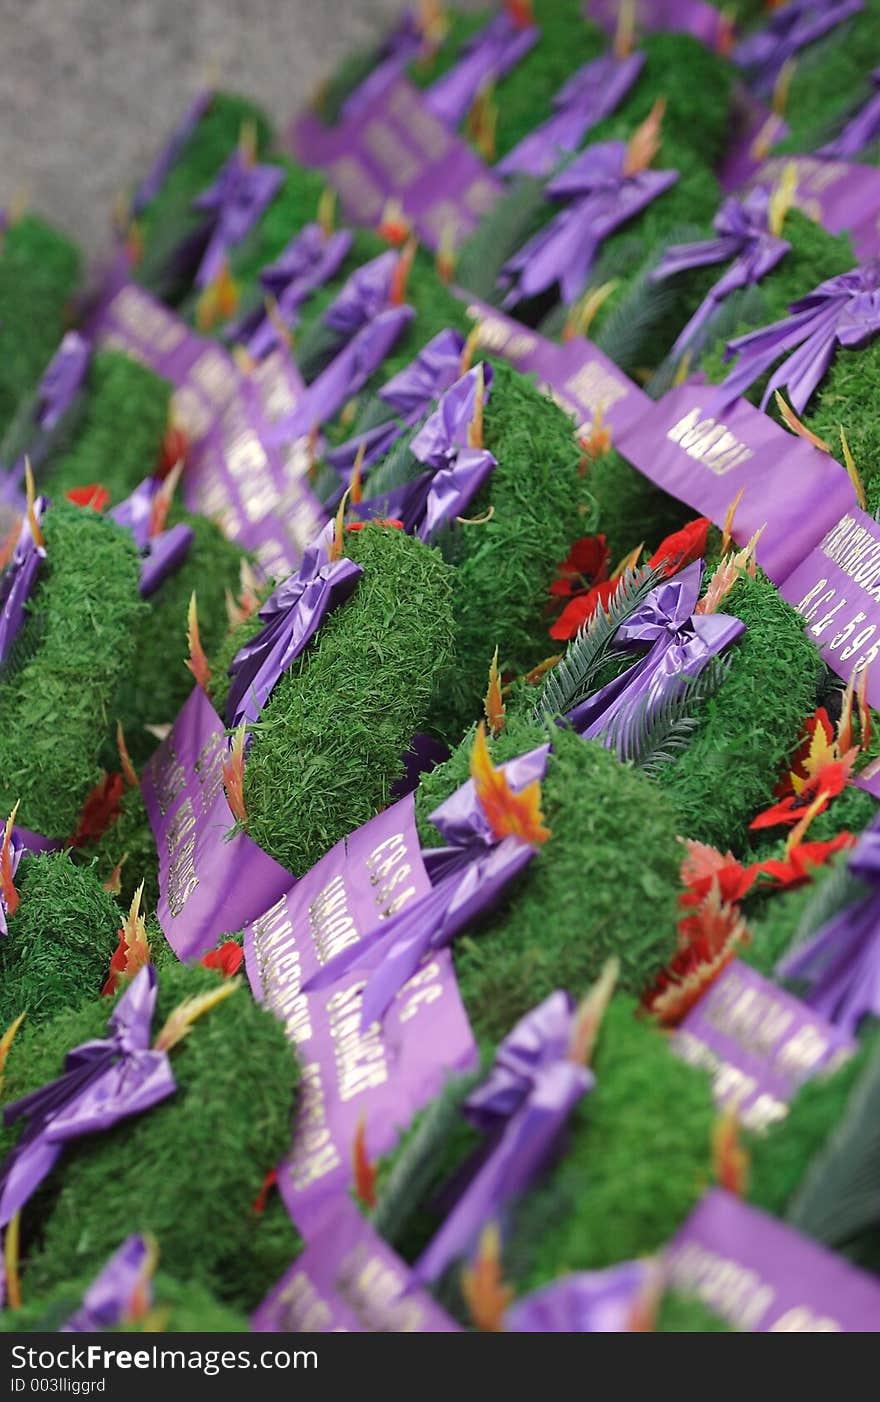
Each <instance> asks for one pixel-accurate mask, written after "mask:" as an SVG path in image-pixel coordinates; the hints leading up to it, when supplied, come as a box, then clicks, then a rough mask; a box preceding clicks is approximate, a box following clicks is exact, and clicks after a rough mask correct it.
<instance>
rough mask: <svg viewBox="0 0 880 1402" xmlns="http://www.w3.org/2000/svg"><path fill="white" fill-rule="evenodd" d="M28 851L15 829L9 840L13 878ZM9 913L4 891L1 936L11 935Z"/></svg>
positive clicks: (0, 904) (0, 910) (0, 908)
mask: <svg viewBox="0 0 880 1402" xmlns="http://www.w3.org/2000/svg"><path fill="white" fill-rule="evenodd" d="M26 851H27V847H26V846H25V844H24V843H23V842H21V841H20V840H19V838H18V837H17V835H16V831H15V828H13V829H12V836H11V838H10V840H9V856H10V861H11V865H12V875H13V878H14V877H15V873H16V872H17V871H18V864H19V862H20V861H21V859H22V857H23V856H24V854H25V852H26ZM7 913H8V911H7V906H6V901H5V900H4V898H3V893H2V891H0V935H8V934H9V926H8V925H7V923H6V916H7Z"/></svg>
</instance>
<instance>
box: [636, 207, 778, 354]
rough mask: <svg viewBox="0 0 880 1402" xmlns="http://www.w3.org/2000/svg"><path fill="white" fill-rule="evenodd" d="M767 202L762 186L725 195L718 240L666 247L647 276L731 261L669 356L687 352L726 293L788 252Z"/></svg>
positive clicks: (752, 282)
mask: <svg viewBox="0 0 880 1402" xmlns="http://www.w3.org/2000/svg"><path fill="white" fill-rule="evenodd" d="M769 205H770V193H769V191H767V190H764V189H757V190H752V191H751V192H750V193H749V194H748V195H746V196H745V198H744V199H742V200H739V199H734V198H730V199H726V200H725V201H724V203H723V204H722V206H721V208H720V210H719V211H718V213H717V214H716V216H715V219H714V220H713V224H714V227H715V231H716V233H717V234H718V237H717V238H715V239H707V240H705V241H704V242H701V243H682V244H676V245H675V246H674V247H672V248H669V249H667V250H666V253H665V254H664V255H663V258H662V259H661V261H660V263H659V265H658V266H657V267H656V268H655V269H654V271H653V272H652V274H651V279H652V281H653V282H661V281H663V280H664V279H665V278H668V277H674V276H676V275H677V274H679V273H683V272H687V271H688V270H690V269H691V268H705V267H708V266H710V265H711V264H713V263H726V262H728V261H729V260H730V267H729V268H728V269H727V271H726V272H725V273H723V274H722V276H721V277H720V278H719V279H718V281H717V282H716V283H715V286H714V287H713V288H711V290H710V291H709V292H708V293H707V294H706V296H705V297H704V298H703V301H702V302H701V303H700V305H699V307H698V308H697V310H696V311H695V312H694V314H693V316H692V317H691V319H690V321H689V322H688V323H687V325H686V326H685V327H684V328H683V330H682V331H681V333H680V334H679V336H678V338H677V339H676V342H675V344H674V346H673V347H672V351H671V352H670V354H672V355H675V356H678V355H680V354H681V353H682V352H683V351H684V350H685V348H686V347H687V345H688V344H689V342H690V341H692V340H693V338H694V336H695V335H696V334H697V332H698V331H699V330H700V329H701V327H703V326H705V324H706V322H707V321H708V320H709V318H710V317H711V316H712V314H713V312H714V311H715V310H716V308H717V307H718V306H719V304H720V303H721V302H723V300H724V298H725V297H728V296H730V293H731V292H738V291H739V290H740V289H741V288H744V287H753V286H754V285H755V284H756V283H758V282H760V280H761V278H763V277H766V276H767V274H768V273H769V272H770V271H771V270H772V269H773V268H775V267H776V265H777V263H779V262H780V261H781V260H782V259H783V258H784V257H785V255H786V253H788V251H789V249H790V248H791V244H790V243H789V242H788V240H787V239H781V238H777V237H776V236H775V235H774V234H771V233H770V229H769V227H768V223H767V221H768V215H769Z"/></svg>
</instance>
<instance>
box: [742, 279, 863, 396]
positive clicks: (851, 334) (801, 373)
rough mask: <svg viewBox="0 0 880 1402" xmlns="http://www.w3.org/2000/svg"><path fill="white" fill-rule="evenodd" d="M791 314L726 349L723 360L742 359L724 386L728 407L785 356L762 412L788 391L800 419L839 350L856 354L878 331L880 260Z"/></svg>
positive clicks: (822, 289) (833, 282)
mask: <svg viewBox="0 0 880 1402" xmlns="http://www.w3.org/2000/svg"><path fill="white" fill-rule="evenodd" d="M789 311H790V312H791V315H790V316H787V317H783V318H782V319H781V320H780V321H774V322H773V323H772V324H771V325H770V326H764V327H762V328H761V329H760V330H758V331H751V332H749V334H748V335H746V336H739V337H738V338H737V339H736V340H735V341H731V342H730V343H729V344H728V346H727V349H726V351H725V359H726V360H730V359H732V358H733V357H734V356H738V357H739V359H738V361H737V364H736V368H735V369H734V370H732V371H731V373H730V374H729V375H728V377H727V379H726V380H725V381H724V383H723V384H722V385H721V394H722V395H724V396H725V403H728V402H730V401H732V400H733V399H736V398H738V397H739V395H741V394H744V393H745V391H746V390H747V389H748V388H749V386H750V385H752V384H754V382H755V380H757V379H760V377H761V376H762V375H764V374H765V373H766V372H767V371H768V370H769V369H770V368H771V367H772V366H773V365H774V364H775V363H776V361H777V360H779V359H780V357H781V356H783V355H785V357H786V358H785V360H784V361H783V363H782V364H781V365H780V366H779V367H778V369H777V370H775V371H774V373H773V374H772V375H771V376H770V380H769V381H768V384H767V388H766V390H765V391H764V396H763V398H762V400H761V408H762V409H763V408H765V407H766V405H767V403H768V402H769V400H770V397H771V395H772V394H773V392H774V390H777V389H787V390H788V396H789V399H790V400H791V403H792V405H793V407H794V409H795V412H796V413H798V414H802V413H803V411H804V409H805V408H806V406H807V404H808V403H809V401H810V398H811V396H812V394H813V392H814V390H815V389H816V388H817V386H818V385H819V384H820V382H821V380H822V377H823V376H824V375H825V373H826V371H827V370H828V367H829V366H830V364H831V362H832V360H833V359H834V356H835V354H836V352H837V349H838V347H843V348H844V349H846V350H852V349H854V348H855V347H857V346H861V345H864V344H865V342H866V341H868V340H870V339H871V338H872V337H873V336H875V335H876V334H877V332H878V331H880V260H877V259H875V260H872V261H871V262H870V263H866V264H865V265H864V266H863V267H861V268H854V269H853V270H852V272H849V273H842V274H841V275H840V276H839V277H833V278H829V279H828V281H827V282H823V283H821V284H820V285H819V287H817V288H816V289H815V291H814V292H811V293H810V294H809V296H807V297H802V298H801V299H800V301H798V302H792V304H791V306H790V308H789Z"/></svg>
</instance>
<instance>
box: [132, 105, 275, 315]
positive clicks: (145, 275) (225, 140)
mask: <svg viewBox="0 0 880 1402" xmlns="http://www.w3.org/2000/svg"><path fill="white" fill-rule="evenodd" d="M247 123H250V124H252V125H253V128H254V132H255V135H256V138H257V150H258V153H259V154H262V153H263V151H264V150H265V148H266V146H267V145H268V142H269V137H270V126H269V122H268V119H267V118H266V116H265V115H264V114H263V112H262V111H261V109H260V108H259V107H257V106H256V105H255V104H254V103H252V102H250V101H248V99H246V98H243V97H238V96H237V95H236V94H234V93H226V92H218V93H215V94H214V98H213V100H212V102H211V105H210V107H209V108H208V111H207V112H206V113H205V114H204V116H203V117H202V119H201V121H200V122H199V123H198V125H197V126H196V129H195V131H193V133H192V134H191V136H190V137H189V140H188V141H187V142H186V145H185V146H184V148H183V150H182V151H181V153H180V155H179V156H178V158H177V160H176V161H175V162H174V164H173V165H172V167H171V169H170V170H169V172H168V174H167V176H166V177H165V180H164V181H163V183H162V187H161V189H160V190H159V191H158V193H157V194H156V195H155V196H154V198H153V199H152V200H151V201H150V203H149V204H148V205H147V207H146V208H145V209H144V210H142V211H141V213H140V215H139V216H138V226H139V229H140V235H141V239H142V242H143V256H142V258H141V260H140V262H139V263H138V264H137V265H136V267H135V268H134V269H133V275H134V277H135V279H136V280H137V281H138V282H140V283H142V284H143V285H144V286H146V287H149V288H151V289H153V290H155V291H156V292H158V293H159V294H160V295H162V296H163V297H164V298H165V299H166V300H169V301H172V302H173V301H175V300H179V298H180V297H181V296H182V295H183V294H184V293H185V292H187V291H188V284H187V282H186V281H185V280H184V281H181V280H180V279H179V277H177V276H175V274H174V273H173V271H171V270H169V266H168V265H169V259H170V258H171V256H172V255H173V253H174V251H175V250H176V249H177V247H178V245H180V244H181V243H182V242H183V241H184V240H185V239H186V238H188V237H190V236H192V235H193V234H195V233H196V232H197V231H198V230H199V229H200V228H201V227H202V226H203V224H204V215H203V214H200V213H199V211H198V210H195V209H193V201H194V200H195V198H196V196H198V195H200V194H202V192H203V191H204V190H206V189H207V188H208V186H209V185H211V184H212V183H213V181H214V179H215V177H216V176H217V175H218V173H219V171H220V169H221V167H222V166H223V165H224V164H225V162H226V161H227V160H228V159H229V157H230V156H231V155H232V153H233V151H234V150H235V147H236V145H237V143H238V141H239V138H240V136H241V133H242V129H243V128H244V126H245V125H246V124H247Z"/></svg>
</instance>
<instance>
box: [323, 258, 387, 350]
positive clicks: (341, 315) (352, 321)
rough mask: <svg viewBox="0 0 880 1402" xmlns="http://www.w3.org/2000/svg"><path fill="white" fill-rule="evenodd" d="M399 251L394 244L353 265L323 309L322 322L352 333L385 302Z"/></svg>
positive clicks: (376, 312)
mask: <svg viewBox="0 0 880 1402" xmlns="http://www.w3.org/2000/svg"><path fill="white" fill-rule="evenodd" d="M399 258H400V254H399V253H396V252H395V251H394V249H393V248H389V249H388V251H387V252H386V253H380V254H379V256H378V257H377V258H371V259H370V261H369V262H368V263H362V264H361V266H360V267H359V268H355V270H354V272H353V273H352V275H351V277H349V278H348V279H347V280H346V282H345V283H344V285H343V287H342V288H341V289H340V291H339V294H338V296H336V297H335V298H334V300H333V301H332V302H331V303H330V306H329V307H328V308H327V310H326V311H325V313H324V318H323V320H324V325H325V326H329V327H330V328H331V329H332V330H333V331H338V332H339V334H340V336H353V335H354V333H355V332H356V331H360V329H361V327H363V326H366V325H367V323H368V322H370V321H371V320H372V319H373V317H375V316H378V315H379V313H380V312H382V311H384V310H385V308H386V307H387V306H388V299H389V297H390V296H391V283H392V279H393V277H394V270H395V268H396V267H397V263H398V260H399Z"/></svg>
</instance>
